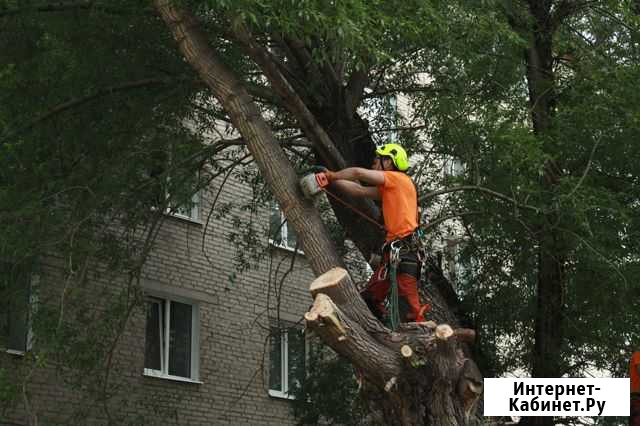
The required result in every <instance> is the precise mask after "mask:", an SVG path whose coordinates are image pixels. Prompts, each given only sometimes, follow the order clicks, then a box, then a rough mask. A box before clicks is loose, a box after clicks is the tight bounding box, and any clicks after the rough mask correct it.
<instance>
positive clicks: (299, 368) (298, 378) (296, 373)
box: [287, 328, 305, 393]
mask: <svg viewBox="0 0 640 426" xmlns="http://www.w3.org/2000/svg"><path fill="white" fill-rule="evenodd" d="M287 337H288V339H287V343H288V345H287V346H288V350H289V365H288V367H289V393H292V392H293V391H294V390H296V389H298V388H299V387H300V386H301V384H302V381H303V380H304V375H305V339H304V332H303V331H302V330H300V329H296V328H290V329H289V332H288V336H287Z"/></svg>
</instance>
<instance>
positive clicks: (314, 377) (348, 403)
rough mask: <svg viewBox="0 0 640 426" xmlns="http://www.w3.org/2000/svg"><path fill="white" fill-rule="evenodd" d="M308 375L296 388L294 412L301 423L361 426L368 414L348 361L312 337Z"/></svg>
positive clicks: (292, 403) (293, 404)
mask: <svg viewBox="0 0 640 426" xmlns="http://www.w3.org/2000/svg"><path fill="white" fill-rule="evenodd" d="M310 341H311V342H312V343H311V344H309V346H310V347H311V348H312V349H311V350H310V351H309V353H308V354H307V362H306V374H305V375H304V377H303V379H302V381H301V386H300V387H297V388H294V392H293V396H294V400H293V401H292V402H291V411H292V413H293V415H294V416H295V418H296V419H297V422H298V424H299V425H318V424H326V425H335V424H338V425H345V426H349V425H361V424H363V423H362V422H363V419H364V418H365V417H366V409H365V405H364V401H362V399H361V398H360V396H359V392H358V385H357V383H356V379H355V376H354V370H353V367H352V366H351V364H349V362H348V361H347V360H345V359H343V358H341V357H339V356H338V355H336V354H335V352H333V351H332V350H331V349H329V348H327V347H326V346H322V345H321V343H320V342H319V341H318V339H317V338H315V339H313V338H311V339H310Z"/></svg>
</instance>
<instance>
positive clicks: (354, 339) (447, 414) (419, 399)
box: [305, 268, 482, 425]
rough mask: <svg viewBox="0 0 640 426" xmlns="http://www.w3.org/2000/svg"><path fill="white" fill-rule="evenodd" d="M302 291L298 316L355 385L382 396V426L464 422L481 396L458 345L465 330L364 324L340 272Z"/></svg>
mask: <svg viewBox="0 0 640 426" xmlns="http://www.w3.org/2000/svg"><path fill="white" fill-rule="evenodd" d="M309 292H310V293H311V295H312V297H314V303H313V305H312V307H311V309H310V310H309V311H308V312H307V313H306V314H305V320H306V324H307V327H308V328H309V329H311V330H314V331H315V332H317V333H318V335H319V336H320V337H321V338H322V340H323V341H324V342H326V343H327V344H328V345H329V346H330V347H331V348H333V349H334V350H335V351H336V352H337V353H338V354H340V355H342V356H345V357H346V358H347V359H349V361H350V362H351V363H352V364H353V365H354V366H355V367H356V368H357V370H358V372H359V375H360V376H361V379H360V381H361V383H371V384H372V385H374V387H375V388H377V389H378V392H379V393H381V394H383V395H387V397H388V400H387V403H388V407H387V408H386V409H384V410H383V412H384V413H385V414H384V416H385V418H386V420H387V421H391V423H389V424H401V425H405V424H407V425H409V424H423V423H424V422H426V424H438V425H439V424H451V425H464V424H468V423H469V421H470V418H471V416H472V414H473V412H474V409H475V407H476V405H477V401H478V400H479V398H480V396H481V395H482V375H481V374H480V372H479V370H478V368H477V367H476V365H475V363H473V361H472V360H470V359H468V358H467V357H466V356H465V355H464V353H463V351H462V350H461V349H460V348H459V347H458V346H459V345H458V344H459V343H470V342H472V341H473V340H474V339H475V332H474V331H473V330H469V329H453V328H452V327H451V326H449V325H447V324H440V325H437V324H435V323H434V322H433V321H429V322H424V323H407V324H402V326H401V327H400V328H399V331H398V332H392V331H391V330H389V329H387V328H385V327H383V326H382V324H380V323H379V322H378V321H377V320H375V319H373V318H372V315H371V313H370V312H369V309H368V308H367V306H366V305H365V303H364V302H363V301H362V299H361V298H360V296H359V294H358V293H357V292H356V290H355V286H354V285H353V283H352V281H351V278H350V277H349V275H348V273H347V271H346V270H344V269H342V268H333V269H330V270H329V271H327V272H326V273H324V274H322V275H320V276H319V277H318V278H316V279H315V280H314V281H313V282H312V283H311V285H310V286H309ZM453 395H455V397H453V398H452V396H453ZM423 412H426V413H429V415H428V418H423V414H422V413H423ZM390 413H393V414H390Z"/></svg>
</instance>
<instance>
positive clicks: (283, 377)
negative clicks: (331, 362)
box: [269, 326, 309, 399]
mask: <svg viewBox="0 0 640 426" xmlns="http://www.w3.org/2000/svg"><path fill="white" fill-rule="evenodd" d="M273 328H275V327H272V329H273ZM278 330H279V332H280V354H281V358H280V382H281V383H282V389H281V390H277V389H271V387H269V396H272V397H274V398H283V399H295V396H294V395H291V394H289V332H291V331H294V332H296V333H303V338H304V358H305V362H306V361H307V358H308V355H309V339H308V337H307V333H305V332H304V329H302V328H296V327H295V326H292V327H279V328H278ZM269 355H271V354H269ZM305 368H306V364H305ZM269 386H270V385H269Z"/></svg>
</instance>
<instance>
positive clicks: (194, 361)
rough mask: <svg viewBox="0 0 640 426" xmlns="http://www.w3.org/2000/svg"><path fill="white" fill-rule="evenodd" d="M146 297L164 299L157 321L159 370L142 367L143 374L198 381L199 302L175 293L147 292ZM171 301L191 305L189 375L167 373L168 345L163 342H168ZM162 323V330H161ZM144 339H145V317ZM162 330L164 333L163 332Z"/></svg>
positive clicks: (150, 300) (152, 299)
mask: <svg viewBox="0 0 640 426" xmlns="http://www.w3.org/2000/svg"><path fill="white" fill-rule="evenodd" d="M147 296H148V299H147V300H146V302H147V303H148V302H153V303H156V300H154V299H159V300H163V301H164V311H163V312H162V317H161V319H160V321H159V327H160V330H159V332H160V347H161V348H162V351H161V353H160V370H154V369H151V368H146V367H144V369H143V375H144V376H149V377H156V378H160V379H167V380H174V381H179V382H188V383H198V384H202V381H200V304H199V303H198V302H197V301H194V300H191V299H185V298H183V297H178V296H175V295H168V294H164V293H155V292H153V293H148V294H147ZM171 302H177V303H183V304H186V305H189V306H191V372H190V377H182V376H174V375H171V374H169V349H170V348H169V345H168V344H164V343H165V342H169V341H170V339H169V332H170V329H171V327H170V324H171ZM163 324H164V330H162V327H163ZM144 330H145V339H146V337H147V336H146V330H147V324H146V318H145V327H144ZM163 331H164V333H163ZM145 351H146V344H145Z"/></svg>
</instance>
